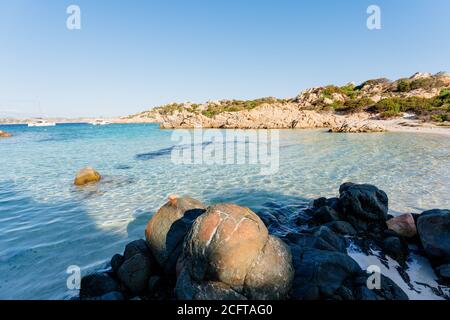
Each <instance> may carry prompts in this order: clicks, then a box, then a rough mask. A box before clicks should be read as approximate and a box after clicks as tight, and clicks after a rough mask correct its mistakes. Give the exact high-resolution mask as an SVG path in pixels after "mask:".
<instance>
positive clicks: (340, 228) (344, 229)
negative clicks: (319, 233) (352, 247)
mask: <svg viewBox="0 0 450 320" xmlns="http://www.w3.org/2000/svg"><path fill="white" fill-rule="evenodd" d="M325 226H326V227H328V228H330V229H331V230H333V231H334V232H336V233H339V234H342V235H350V236H354V235H356V230H355V228H353V226H352V225H351V224H350V223H348V222H346V221H333V222H329V223H327V224H325Z"/></svg>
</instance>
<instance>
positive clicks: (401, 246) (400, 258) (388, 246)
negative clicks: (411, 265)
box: [382, 236, 408, 264]
mask: <svg viewBox="0 0 450 320" xmlns="http://www.w3.org/2000/svg"><path fill="white" fill-rule="evenodd" d="M382 249H383V250H384V252H385V253H386V254H388V255H389V256H390V257H391V258H393V259H395V260H397V262H399V263H400V264H404V263H405V260H406V258H407V256H408V244H407V243H406V242H405V241H404V240H402V239H400V238H399V237H395V236H392V237H388V238H385V239H384V240H383V242H382Z"/></svg>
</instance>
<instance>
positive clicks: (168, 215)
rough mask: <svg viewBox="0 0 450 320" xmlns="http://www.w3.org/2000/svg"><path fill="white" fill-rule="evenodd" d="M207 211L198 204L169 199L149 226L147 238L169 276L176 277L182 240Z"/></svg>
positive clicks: (188, 199) (175, 197)
mask: <svg viewBox="0 0 450 320" xmlns="http://www.w3.org/2000/svg"><path fill="white" fill-rule="evenodd" d="M204 211H205V206H204V205H203V204H202V203H201V202H200V201H198V200H195V199H192V198H189V197H177V196H169V201H168V202H167V203H166V204H164V205H163V206H162V207H161V208H160V209H159V210H158V212H156V214H155V215H154V216H153V217H152V218H151V219H150V221H149V222H148V223H147V227H146V229H145V238H146V239H147V243H148V245H149V247H150V249H151V251H152V253H153V255H154V257H155V259H156V260H157V262H158V264H159V265H160V266H161V267H162V268H163V269H164V271H165V272H166V273H167V274H174V273H175V266H176V262H177V260H178V257H179V255H180V253H181V251H182V248H183V240H184V238H185V236H186V234H187V232H188V231H189V230H190V228H191V226H192V223H193V221H194V220H195V219H196V218H197V217H198V216H199V215H201V214H202V213H203V212H204Z"/></svg>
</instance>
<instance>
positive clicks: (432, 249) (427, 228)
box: [417, 209, 450, 262]
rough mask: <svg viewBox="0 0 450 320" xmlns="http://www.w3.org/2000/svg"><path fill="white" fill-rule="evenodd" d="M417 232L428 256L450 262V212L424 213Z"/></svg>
mask: <svg viewBox="0 0 450 320" xmlns="http://www.w3.org/2000/svg"><path fill="white" fill-rule="evenodd" d="M417 231H418V233H419V237H420V241H421V242H422V245H423V249H424V250H425V252H426V253H427V255H428V256H430V257H432V258H435V259H438V260H442V261H448V262H450V210H440V209H434V210H429V211H424V212H422V214H421V215H420V217H419V219H418V220H417Z"/></svg>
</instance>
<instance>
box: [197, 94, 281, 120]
mask: <svg viewBox="0 0 450 320" xmlns="http://www.w3.org/2000/svg"><path fill="white" fill-rule="evenodd" d="M285 102H286V100H282V99H277V98H273V97H268V98H261V99H255V100H230V101H224V102H222V103H220V104H218V105H216V104H211V105H208V108H207V109H206V110H203V111H202V114H203V115H204V116H206V117H209V118H212V117H214V116H215V115H218V114H220V113H222V112H238V111H242V110H251V109H254V108H256V107H259V106H260V105H263V104H265V103H269V104H270V103H285Z"/></svg>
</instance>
